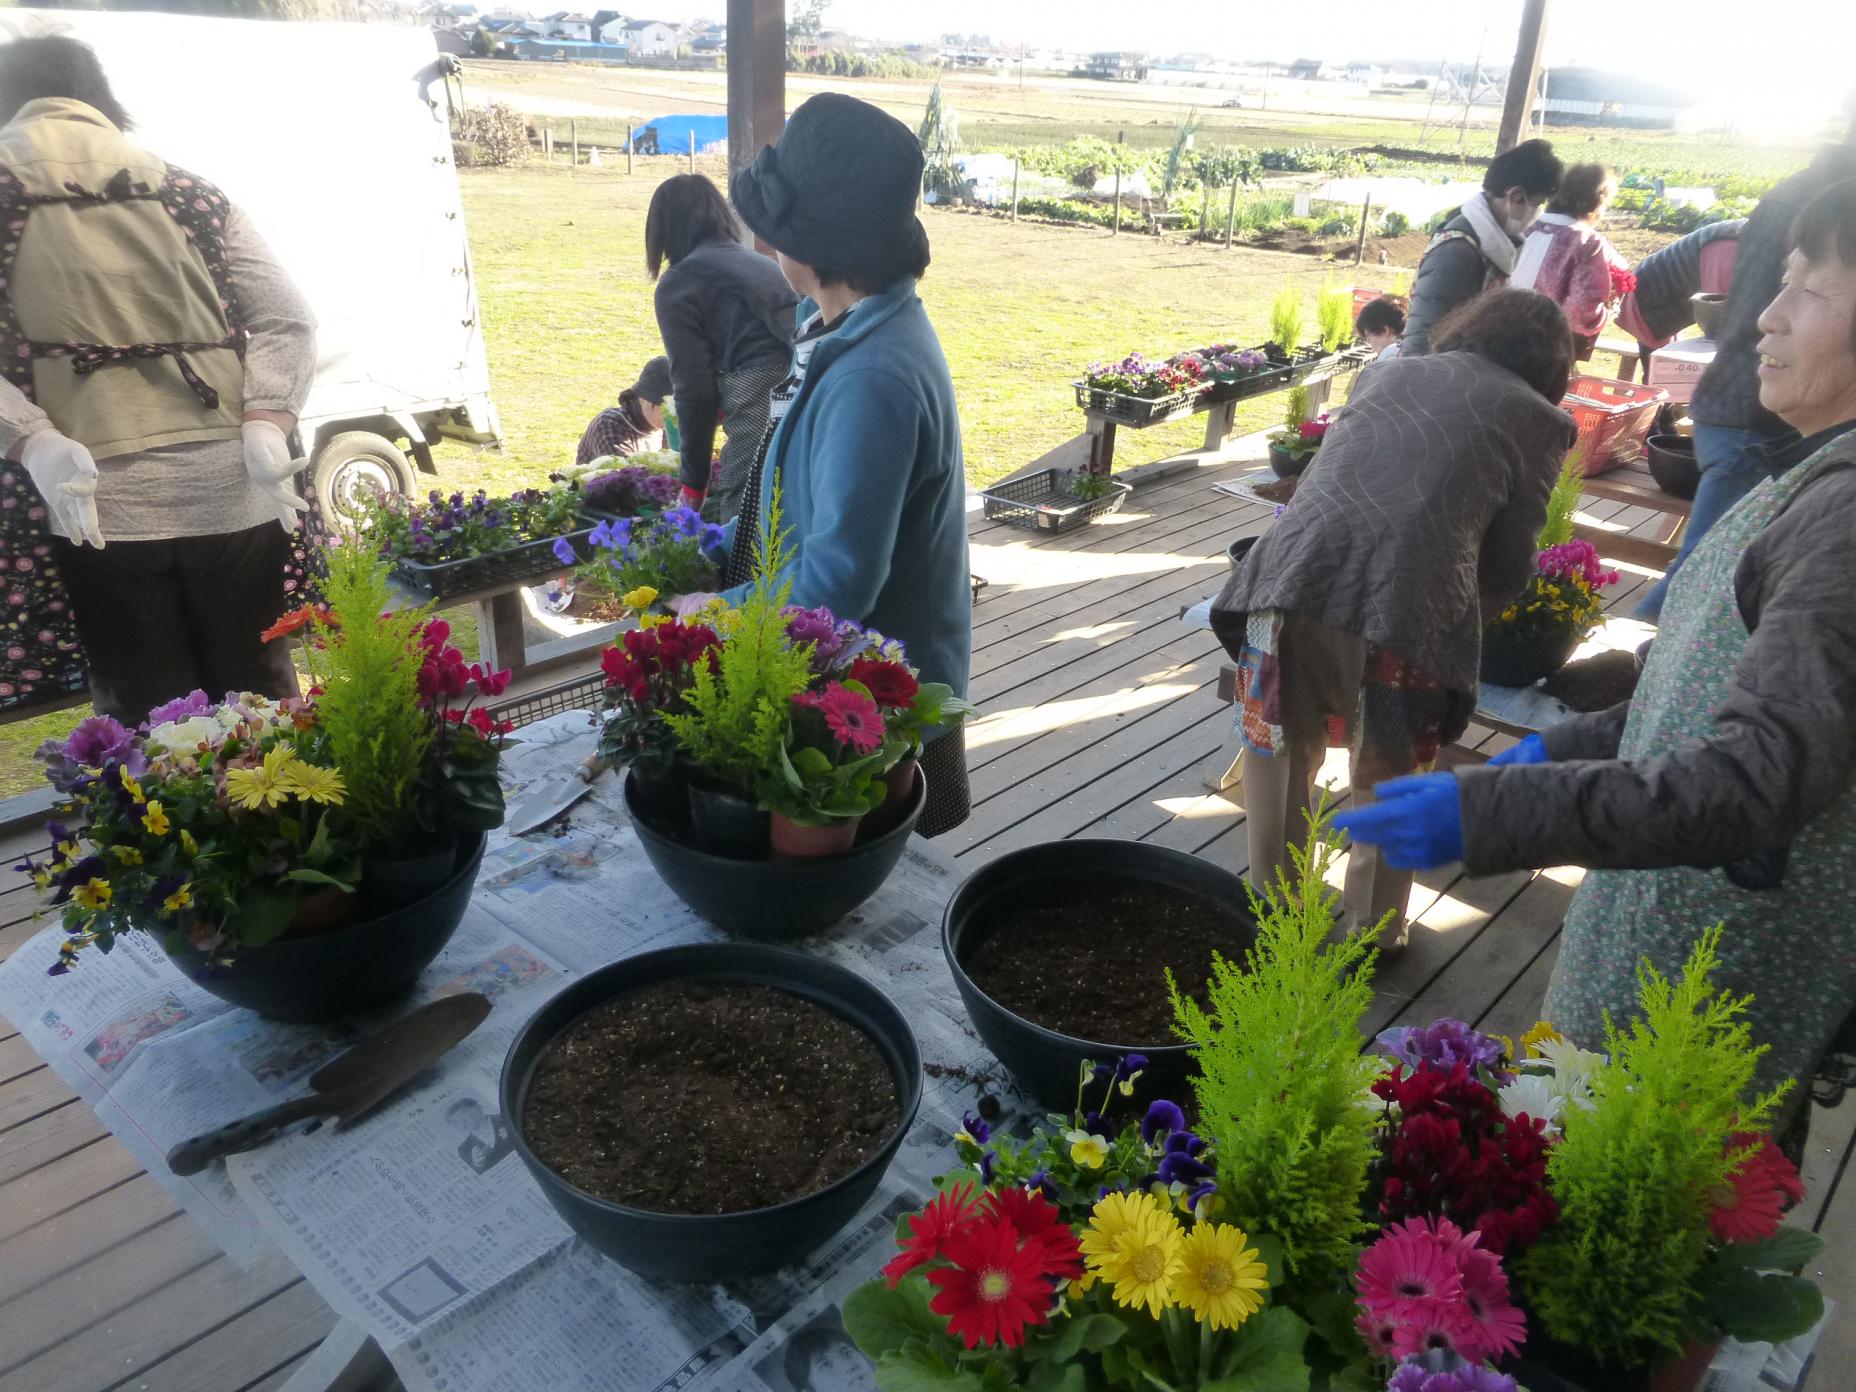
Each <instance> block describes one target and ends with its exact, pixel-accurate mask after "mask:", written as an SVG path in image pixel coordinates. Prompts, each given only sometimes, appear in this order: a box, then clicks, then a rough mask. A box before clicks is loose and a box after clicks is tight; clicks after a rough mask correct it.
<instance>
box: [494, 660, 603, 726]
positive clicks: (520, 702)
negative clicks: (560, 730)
mask: <svg viewBox="0 0 1856 1392" xmlns="http://www.w3.org/2000/svg"><path fill="white" fill-rule="evenodd" d="M605 699H606V679H605V677H604V676H603V675H601V674H599V673H595V674H594V675H592V676H590V677H575V678H574V679H573V680H572V681H565V682H561V683H560V684H558V685H556V686H550V687H544V688H543V689H542V690H540V691H531V692H530V693H529V694H528V695H526V696H518V697H515V698H514V699H513V700H509V701H504V702H502V703H501V704H499V705H494V706H491V707H490V714H491V715H492V716H494V717H495V718H496V719H498V720H507V721H509V722H510V723H511V724H512V725H515V726H516V727H517V728H518V729H519V728H521V727H522V726H524V725H533V724H534V723H535V722H536V721H537V720H544V719H546V718H547V717H548V716H550V715H560V714H561V713H563V712H564V711H575V710H590V711H597V710H598V709H599V708H600V707H601V706H602V705H604V704H605Z"/></svg>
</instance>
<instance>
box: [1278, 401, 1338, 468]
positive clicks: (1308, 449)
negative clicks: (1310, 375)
mask: <svg viewBox="0 0 1856 1392" xmlns="http://www.w3.org/2000/svg"><path fill="white" fill-rule="evenodd" d="M1307 415H1308V389H1307V388H1306V387H1291V388H1289V397H1288V405H1287V407H1286V409H1285V410H1284V413H1283V423H1282V425H1281V426H1279V427H1278V428H1276V429H1275V430H1272V431H1271V432H1270V437H1269V440H1270V469H1271V471H1272V472H1274V473H1275V475H1276V477H1277V478H1279V479H1292V478H1295V477H1297V476H1299V475H1300V474H1301V472H1302V470H1304V469H1306V468H1307V467H1308V465H1309V461H1310V460H1312V459H1313V458H1314V457H1315V455H1316V454H1317V453H1318V452H1319V451H1320V449H1321V442H1322V441H1323V440H1325V439H1327V434H1328V425H1329V423H1330V422H1329V420H1328V416H1327V413H1326V412H1323V413H1322V414H1321V415H1319V416H1316V417H1315V418H1314V419H1313V420H1306V419H1304V417H1306V416H1307Z"/></svg>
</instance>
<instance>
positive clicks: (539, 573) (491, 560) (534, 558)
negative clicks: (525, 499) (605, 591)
mask: <svg viewBox="0 0 1856 1392" xmlns="http://www.w3.org/2000/svg"><path fill="white" fill-rule="evenodd" d="M582 520H583V521H584V520H585V518H584V517H583V518H582ZM592 530H593V528H592V526H591V525H590V524H589V525H587V526H584V527H581V528H579V529H578V530H576V531H572V532H568V533H567V534H566V536H567V541H568V543H569V544H570V545H572V546H573V548H574V550H575V552H576V553H580V554H582V555H583V554H584V551H585V546H586V539H587V536H588V534H589V533H591V532H592ZM557 540H559V538H557V537H544V538H542V539H541V540H539V541H525V542H523V543H522V544H521V545H520V546H511V547H509V548H507V549H506V550H502V551H491V552H488V553H487V554H485V555H482V556H464V557H461V558H459V559H458V560H455V561H438V562H435V563H433V564H430V565H427V564H425V563H423V562H420V561H415V560H411V559H408V558H406V557H402V558H401V559H400V561H399V563H398V567H397V568H398V570H399V573H400V578H401V579H403V580H404V581H405V582H406V583H407V584H408V585H410V586H411V587H412V588H413V589H415V590H417V591H419V593H421V594H423V595H426V596H428V597H430V598H432V599H437V600H445V599H451V598H454V597H455V596H457V595H462V594H472V593H476V592H478V591H481V590H493V589H498V588H501V587H502V586H505V585H512V584H515V585H519V584H521V583H523V582H524V581H528V580H539V579H541V578H542V577H543V576H547V575H558V574H560V573H561V572H562V571H564V570H571V569H572V567H571V566H564V565H562V564H561V562H560V560H559V558H558V557H556V556H555V554H554V544H555V542H556V541H557Z"/></svg>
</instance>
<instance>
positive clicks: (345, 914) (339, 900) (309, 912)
mask: <svg viewBox="0 0 1856 1392" xmlns="http://www.w3.org/2000/svg"><path fill="white" fill-rule="evenodd" d="M445 854H446V856H447V862H446V868H447V869H448V868H450V862H451V861H453V860H455V859H456V858H457V847H455V846H453V847H450V848H449V849H448V850H447V851H446V853H445ZM441 882H442V877H441ZM359 906H360V896H359V895H356V894H354V893H353V892H351V891H349V890H345V889H336V888H335V887H334V886H333V885H324V886H323V887H322V888H321V889H317V890H311V891H310V892H309V893H308V894H305V895H304V896H303V897H302V899H301V900H300V901H298V903H297V906H296V917H294V918H292V919H291V920H290V926H289V927H288V928H287V929H285V930H284V931H285V934H286V935H287V936H289V937H292V938H307V937H312V936H314V935H315V934H317V933H333V932H334V931H335V930H336V929H337V928H346V927H347V926H348V925H349V924H350V923H353V922H354V919H355V912H356V910H357V909H358V908H359Z"/></svg>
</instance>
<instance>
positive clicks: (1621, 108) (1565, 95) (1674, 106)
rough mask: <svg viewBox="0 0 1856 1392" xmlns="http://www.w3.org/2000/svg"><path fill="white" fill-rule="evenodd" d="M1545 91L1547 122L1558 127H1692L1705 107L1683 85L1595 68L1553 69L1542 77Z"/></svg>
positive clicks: (1663, 128) (1657, 128) (1656, 128)
mask: <svg viewBox="0 0 1856 1392" xmlns="http://www.w3.org/2000/svg"><path fill="white" fill-rule="evenodd" d="M1541 87H1542V88H1543V89H1544V91H1545V92H1546V102H1545V107H1546V119H1547V121H1548V122H1549V123H1550V124H1553V125H1579V126H1634V127H1637V128H1639V129H1648V130H1675V129H1677V128H1678V127H1681V128H1683V129H1687V128H1689V127H1690V126H1692V125H1695V124H1697V122H1695V121H1693V120H1691V119H1690V117H1691V114H1692V113H1694V112H1696V111H1697V110H1698V109H1699V108H1700V106H1701V102H1700V100H1699V99H1698V98H1697V97H1696V96H1695V95H1694V94H1693V93H1691V92H1687V91H1684V90H1683V89H1681V88H1679V87H1672V86H1670V85H1668V84H1666V83H1660V82H1646V81H1644V80H1643V79H1642V78H1640V77H1637V76H1636V75H1634V74H1631V73H1610V72H1600V71H1599V70H1598V69H1596V68H1554V69H1552V70H1551V71H1550V72H1545V73H1542V74H1541Z"/></svg>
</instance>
